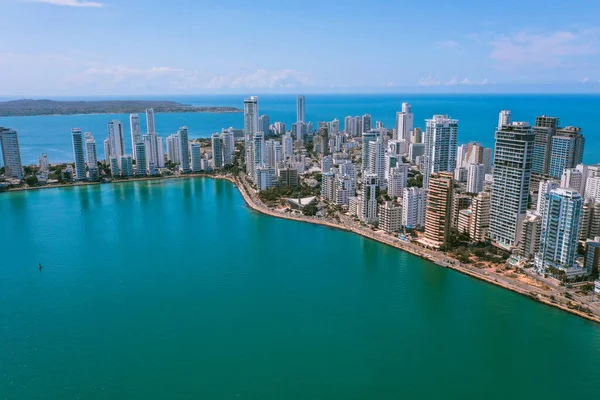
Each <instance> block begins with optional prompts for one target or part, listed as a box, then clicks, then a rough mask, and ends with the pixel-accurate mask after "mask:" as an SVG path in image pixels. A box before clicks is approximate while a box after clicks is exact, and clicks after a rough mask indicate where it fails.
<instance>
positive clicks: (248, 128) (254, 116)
mask: <svg viewBox="0 0 600 400" xmlns="http://www.w3.org/2000/svg"><path fill="white" fill-rule="evenodd" d="M257 132H258V96H251V97H249V98H247V99H244V135H245V137H246V139H247V140H250V139H252V138H253V137H254V134H255V133H257Z"/></svg>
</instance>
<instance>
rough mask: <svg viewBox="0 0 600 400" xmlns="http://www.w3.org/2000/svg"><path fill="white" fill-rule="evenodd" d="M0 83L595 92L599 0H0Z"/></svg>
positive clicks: (36, 88) (599, 72) (94, 90)
mask: <svg viewBox="0 0 600 400" xmlns="http://www.w3.org/2000/svg"><path fill="white" fill-rule="evenodd" d="M0 3H1V4H2V8H1V10H2V20H3V23H2V24H0V35H1V37H3V38H4V40H2V41H0V95H4V96H18V95H54V96H58V95H108V94H111V95H119V94H196V93H231V92H235V93H241V92H249V91H256V92H260V93H265V92H273V93H275V92H305V93H309V92H399V91H414V92H420V91H422V92H431V91H434V92H461V91H463V92H464V91H473V92H479V91H484V92H485V91H492V92H493V91H500V92H501V91H527V88H534V89H531V90H534V91H535V90H540V91H556V92H561V91H573V92H600V68H598V65H600V63H599V62H600V54H599V52H600V22H599V21H600V2H598V1H582V0H572V1H569V2H567V1H564V0H547V1H544V2H540V1H539V0H536V1H532V0H519V1H515V0H505V1H487V0H453V1H447V0H429V1H427V2H414V1H392V0H385V1H382V0H370V1H355V0H347V1H341V0H338V1H329V0H320V1H314V0H304V1H275V0H255V1H248V0H246V1H239V0H219V1H204V0H170V1H160V0H146V1H142V0H94V1H91V0H90V1H85V0H0Z"/></svg>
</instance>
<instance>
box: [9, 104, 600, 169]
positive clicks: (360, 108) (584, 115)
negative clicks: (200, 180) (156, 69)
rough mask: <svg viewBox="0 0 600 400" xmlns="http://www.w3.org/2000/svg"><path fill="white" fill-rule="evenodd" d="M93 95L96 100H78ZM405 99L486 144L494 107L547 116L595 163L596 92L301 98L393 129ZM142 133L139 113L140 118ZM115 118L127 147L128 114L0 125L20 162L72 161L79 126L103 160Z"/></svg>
mask: <svg viewBox="0 0 600 400" xmlns="http://www.w3.org/2000/svg"><path fill="white" fill-rule="evenodd" d="M244 97H248V96H247V95H221V96H208V95H204V96H152V97H147V99H154V100H173V101H178V102H182V103H186V104H193V105H197V106H207V105H216V106H231V107H238V108H243V99H244ZM77 99H82V100H85V99H88V100H89V99H96V100H97V99H98V98H77ZM403 101H407V102H409V103H410V104H411V105H412V110H413V112H414V114H415V125H416V126H420V127H421V128H423V127H424V126H425V122H424V121H425V119H426V118H431V116H432V115H434V114H449V115H450V116H452V117H453V118H457V119H458V120H459V121H460V122H459V133H458V141H459V142H460V143H466V142H468V141H471V140H474V141H480V142H482V143H483V144H485V145H486V146H489V147H492V146H493V145H494V133H495V127H496V125H497V124H498V113H499V112H500V110H503V109H509V110H512V112H513V119H514V120H515V121H528V122H530V123H533V122H535V117H536V116H538V115H542V114H546V115H552V116H558V117H560V118H561V123H562V125H563V126H567V125H572V126H579V127H581V128H582V129H583V134H584V136H585V138H586V145H585V153H584V162H586V163H598V162H600V156H599V155H598V152H596V151H595V149H596V148H598V146H600V125H599V124H598V122H597V110H598V109H600V96H598V95H576V94H569V95H564V94H561V95H558V94H557V95H547V94H545V95H516V94H502V95H500V94H498V95H489V94H472V95H468V94H460V95H447V94H445V95H442V94H439V95H433V94H427V95H425V94H420V95H419V94H405V95H404V94H393V95H392V94H344V95H329V94H327V95H326V94H315V95H307V96H306V114H307V120H309V121H312V122H313V124H314V125H315V126H316V125H317V122H318V121H330V120H332V119H334V118H338V119H339V120H340V122H341V127H342V128H343V120H344V117H346V116H347V115H353V116H356V115H363V114H365V113H369V114H371V115H372V117H373V118H372V119H373V124H374V123H375V121H382V122H384V123H385V126H386V127H389V128H390V129H391V128H393V127H394V124H395V118H396V112H397V111H399V110H400V108H401V104H402V102H403ZM259 111H260V114H267V115H269V117H270V119H271V123H273V122H275V121H282V122H285V123H286V124H287V127H288V129H290V128H291V124H292V123H293V122H295V120H296V97H295V96H293V95H260V94H259ZM140 117H141V122H142V126H143V127H144V130H145V116H144V115H140ZM112 119H119V120H121V121H122V122H123V124H124V130H125V144H126V148H127V151H128V152H131V139H130V132H129V115H125V114H108V115H67V116H36V117H0V126H5V127H10V128H13V129H16V130H17V131H18V132H19V139H20V144H21V151H22V157H23V160H24V163H26V164H31V163H37V159H38V157H39V156H40V155H41V154H42V153H48V156H49V157H50V161H51V162H66V161H70V162H72V160H73V152H72V148H71V136H70V132H71V128H75V127H77V128H81V129H82V130H83V131H84V132H87V131H90V132H92V133H94V135H95V137H96V141H97V142H98V146H97V147H98V153H99V154H98V157H99V159H103V158H104V154H103V147H102V141H103V140H104V139H105V138H106V136H107V123H108V121H110V120H112ZM180 126H188V128H189V134H190V137H191V138H198V137H209V136H210V135H211V134H213V133H215V132H220V131H221V129H222V128H228V127H230V126H233V127H237V128H242V127H243V115H242V114H241V113H240V114H206V113H174V114H157V115H156V129H157V132H158V133H159V134H160V135H161V136H168V135H170V134H172V133H175V132H176V131H177V128H179V127H180Z"/></svg>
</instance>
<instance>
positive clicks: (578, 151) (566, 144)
mask: <svg viewBox="0 0 600 400" xmlns="http://www.w3.org/2000/svg"><path fill="white" fill-rule="evenodd" d="M584 142H585V140H584V138H583V135H582V134H581V128H576V127H572V126H568V127H566V128H561V129H557V130H556V133H555V135H554V136H553V137H552V141H551V147H550V160H549V162H550V165H549V167H548V175H550V176H551V177H553V178H557V179H560V178H561V176H562V173H563V171H564V170H565V169H566V168H575V167H576V166H577V165H579V164H581V162H582V161H583V145H584Z"/></svg>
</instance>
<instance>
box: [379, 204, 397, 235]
mask: <svg viewBox="0 0 600 400" xmlns="http://www.w3.org/2000/svg"><path fill="white" fill-rule="evenodd" d="M401 226H402V206H400V205H399V204H395V203H394V202H392V201H386V202H384V203H383V204H381V205H380V206H379V228H381V229H383V230H384V231H386V232H388V233H393V232H399V231H400V228H401Z"/></svg>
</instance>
